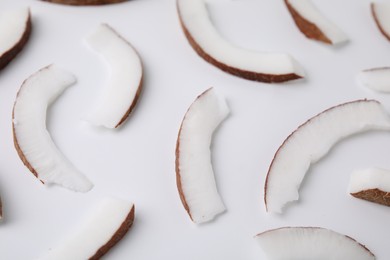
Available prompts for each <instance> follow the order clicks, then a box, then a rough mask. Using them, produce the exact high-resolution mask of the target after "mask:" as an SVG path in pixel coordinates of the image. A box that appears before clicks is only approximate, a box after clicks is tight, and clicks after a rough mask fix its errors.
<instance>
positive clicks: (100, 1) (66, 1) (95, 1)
mask: <svg viewBox="0 0 390 260" xmlns="http://www.w3.org/2000/svg"><path fill="white" fill-rule="evenodd" d="M41 1H44V2H50V3H55V4H63V5H107V4H116V3H122V2H126V1H128V0H41Z"/></svg>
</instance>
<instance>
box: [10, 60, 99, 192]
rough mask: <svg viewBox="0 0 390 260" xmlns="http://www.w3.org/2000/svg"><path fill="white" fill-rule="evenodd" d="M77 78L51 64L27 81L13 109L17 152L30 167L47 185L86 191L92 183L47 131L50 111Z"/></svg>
mask: <svg viewBox="0 0 390 260" xmlns="http://www.w3.org/2000/svg"><path fill="white" fill-rule="evenodd" d="M75 82H76V78H75V77H74V76H73V75H72V74H71V73H69V72H67V71H64V70H62V69H60V68H58V67H57V66H55V65H50V66H48V67H45V68H43V69H41V70H40V71H38V72H37V73H35V74H33V75H32V76H30V77H29V78H28V79H27V80H25V81H24V82H23V84H22V86H21V87H20V90H19V92H18V94H17V96H16V100H15V104H14V109H13V114H12V118H13V122H12V126H13V135H14V144H15V148H16V151H17V152H18V154H19V157H20V159H21V160H22V161H23V163H24V164H25V165H26V167H27V168H28V169H29V170H30V171H31V172H32V173H33V174H34V175H35V176H36V177H37V178H38V179H39V180H41V182H42V183H44V184H50V183H53V184H58V185H61V186H63V187H65V188H68V189H71V190H74V191H80V192H86V191H89V190H90V189H91V188H92V186H93V185H92V183H91V182H90V181H89V180H88V179H87V178H86V177H85V176H84V175H83V174H82V173H81V172H79V171H78V170H77V169H76V168H75V167H74V166H73V165H72V164H71V163H70V162H69V160H68V159H67V158H65V156H64V155H63V154H62V153H61V152H60V151H59V150H58V148H57V147H56V146H55V144H54V143H53V141H52V139H51V137H50V134H49V132H48V131H47V129H46V110H47V108H48V106H49V105H50V104H51V103H52V102H53V101H54V100H55V99H56V98H57V97H58V96H59V95H61V93H62V92H63V91H64V90H65V89H66V88H68V87H69V86H71V85H73V84H74V83H75Z"/></svg>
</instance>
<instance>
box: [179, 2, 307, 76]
mask: <svg viewBox="0 0 390 260" xmlns="http://www.w3.org/2000/svg"><path fill="white" fill-rule="evenodd" d="M177 10H178V14H179V20H180V24H181V27H182V29H183V32H184V34H185V36H186V38H187V40H188V42H189V43H190V45H191V46H192V48H193V49H194V50H195V52H196V53H197V54H198V55H199V56H200V57H202V58H203V59H204V60H205V61H207V62H208V63H210V64H212V65H214V66H216V67H217V68H219V69H221V70H223V71H225V72H227V73H229V74H232V75H235V76H238V77H241V78H244V79H249V80H253V81H259V82H265V83H280V82H285V81H290V80H295V79H301V78H302V77H301V76H299V75H297V74H295V73H289V74H280V75H273V74H264V73H258V72H253V71H245V70H241V69H238V68H235V67H232V66H229V65H228V64H225V63H222V62H220V61H218V60H216V59H214V58H213V57H211V56H210V55H209V54H208V53H207V52H205V51H204V50H203V49H202V48H201V47H200V46H199V44H198V43H197V42H196V40H195V39H194V38H193V37H192V35H191V34H190V32H189V31H188V29H187V28H186V26H185V25H184V22H183V19H182V17H181V14H180V9H179V7H178V5H177Z"/></svg>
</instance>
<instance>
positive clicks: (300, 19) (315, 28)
mask: <svg viewBox="0 0 390 260" xmlns="http://www.w3.org/2000/svg"><path fill="white" fill-rule="evenodd" d="M285 3H286V5H287V8H288V10H289V11H290V13H291V16H292V17H293V19H294V21H295V24H296V25H297V26H298V28H299V30H300V31H301V32H302V33H303V34H304V35H305V36H306V37H307V38H309V39H313V40H317V41H321V42H324V43H326V44H340V43H343V42H346V41H348V37H347V36H346V35H345V33H344V32H343V31H341V30H340V29H339V28H338V27H337V26H336V25H335V24H334V23H333V22H331V21H330V20H328V19H327V18H326V17H325V16H323V14H322V13H321V12H320V11H319V10H318V9H317V8H316V6H315V5H314V4H313V3H312V2H311V0H285Z"/></svg>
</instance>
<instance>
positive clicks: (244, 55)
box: [177, 0, 304, 83]
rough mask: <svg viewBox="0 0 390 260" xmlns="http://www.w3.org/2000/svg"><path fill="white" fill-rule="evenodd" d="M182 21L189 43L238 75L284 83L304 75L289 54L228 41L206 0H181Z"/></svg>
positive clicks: (229, 71)
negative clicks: (250, 47) (209, 9)
mask: <svg viewBox="0 0 390 260" xmlns="http://www.w3.org/2000/svg"><path fill="white" fill-rule="evenodd" d="M177 9H178V13H179V18H180V22H181V25H182V28H183V31H184V34H185V35H186V37H187V39H188V41H189V43H190V44H191V46H192V47H193V48H194V50H195V51H196V52H197V53H198V55H199V56H201V57H202V58H203V59H205V60H206V61H207V62H209V63H211V64H213V65H214V66H216V67H218V68H220V69H221V70H223V71H225V72H227V73H230V74H233V75H236V76H238V77H242V78H246V79H249V80H255V81H261V82H269V83H272V82H283V81H289V80H294V79H299V78H303V77H304V72H303V70H302V68H301V67H300V65H298V63H297V62H296V61H295V60H294V59H293V58H292V57H290V56H289V55H288V54H284V53H267V52H256V51H249V50H245V49H242V48H239V47H236V46H234V45H233V44H231V43H230V42H228V41H226V40H225V39H224V38H223V37H222V36H221V35H220V34H219V33H218V31H217V30H216V28H215V27H214V25H213V24H212V22H211V20H210V18H209V14H208V11H207V8H206V3H205V1H204V0H198V1H194V0H177Z"/></svg>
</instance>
